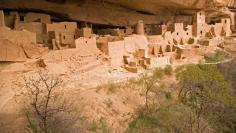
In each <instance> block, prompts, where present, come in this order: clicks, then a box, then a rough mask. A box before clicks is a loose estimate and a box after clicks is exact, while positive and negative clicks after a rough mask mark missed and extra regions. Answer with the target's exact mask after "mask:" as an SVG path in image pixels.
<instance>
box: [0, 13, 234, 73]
mask: <svg viewBox="0 0 236 133" xmlns="http://www.w3.org/2000/svg"><path fill="white" fill-rule="evenodd" d="M231 21H232V20H231V19H230V18H221V22H216V23H214V24H208V23H207V22H206V14H205V12H204V11H199V12H197V13H196V15H194V16H191V15H176V16H174V19H173V21H168V22H163V23H161V24H145V23H144V21H142V20H140V21H138V22H137V24H136V25H135V26H127V27H123V28H117V27H116V28H110V27H109V28H97V29H96V28H94V29H93V28H92V26H90V27H89V26H87V25H86V26H85V27H80V28H78V23H77V22H52V21H51V16H50V15H47V14H40V13H31V12H30V13H27V14H23V15H22V14H20V13H18V12H9V13H5V14H4V12H3V11H0V32H1V33H4V34H0V40H1V41H0V47H1V51H7V52H5V53H4V52H1V53H0V61H20V60H22V61H23V60H25V59H26V58H33V57H37V56H34V53H35V54H36V55H38V54H39V53H40V52H37V50H36V48H34V47H37V46H44V47H45V46H46V47H49V48H50V49H53V50H61V49H68V48H72V49H77V50H78V51H79V52H81V53H84V54H85V55H86V54H89V53H90V55H91V53H99V51H101V52H102V53H104V54H105V55H107V56H108V57H109V58H108V60H109V62H110V65H111V66H112V67H124V68H126V69H127V70H129V71H131V72H138V68H140V67H143V68H148V67H158V66H164V65H167V64H171V63H173V61H175V60H188V61H190V60H191V59H193V58H194V55H203V54H204V51H212V50H215V49H216V48H217V47H220V48H223V47H224V37H228V36H230V35H231V34H232V31H231V28H232V26H231ZM7 27H9V28H7ZM6 44H7V45H6ZM13 49H17V51H18V52H16V53H14V54H12V55H10V53H11V52H12V51H13ZM30 49H35V51H34V52H32V51H31V50H30ZM23 53H25V54H23ZM17 54H18V56H17ZM18 57H19V58H18ZM197 61H199V60H196V61H195V62H197Z"/></svg>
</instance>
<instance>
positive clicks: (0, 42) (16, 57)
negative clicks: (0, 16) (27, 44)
mask: <svg viewBox="0 0 236 133" xmlns="http://www.w3.org/2000/svg"><path fill="white" fill-rule="evenodd" d="M25 60H26V56H25V53H24V50H23V49H22V48H21V47H20V46H18V45H17V44H14V43H13V42H11V41H9V40H7V39H0V61H25Z"/></svg>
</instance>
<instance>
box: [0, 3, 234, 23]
mask: <svg viewBox="0 0 236 133" xmlns="http://www.w3.org/2000/svg"><path fill="white" fill-rule="evenodd" d="M224 6H229V7H233V8H234V7H236V1H235V0H1V1H0V9H5V10H6V9H7V10H22V11H34V12H44V13H49V14H51V15H54V18H55V19H58V18H59V19H65V20H72V21H85V22H91V23H97V24H106V25H115V26H127V25H134V24H135V23H136V22H137V21H138V20H144V21H145V23H147V24H148V23H160V22H163V21H166V20H171V19H172V16H173V15H175V14H176V13H178V12H177V11H181V10H185V11H186V10H187V11H193V10H200V9H204V8H207V9H208V8H209V7H224ZM127 18H128V19H127Z"/></svg>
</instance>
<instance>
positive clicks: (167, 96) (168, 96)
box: [165, 91, 172, 99]
mask: <svg viewBox="0 0 236 133" xmlns="http://www.w3.org/2000/svg"><path fill="white" fill-rule="evenodd" d="M165 97H166V99H171V98H172V95H171V92H166V91H165Z"/></svg>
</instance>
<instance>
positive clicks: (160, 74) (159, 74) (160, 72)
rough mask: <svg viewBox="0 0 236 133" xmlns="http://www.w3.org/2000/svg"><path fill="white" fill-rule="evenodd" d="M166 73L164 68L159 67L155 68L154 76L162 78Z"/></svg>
mask: <svg viewBox="0 0 236 133" xmlns="http://www.w3.org/2000/svg"><path fill="white" fill-rule="evenodd" d="M164 75H165V72H164V70H163V69H161V68H159V67H157V68H155V69H154V70H153V78H158V79H162V78H163V76H164Z"/></svg>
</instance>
